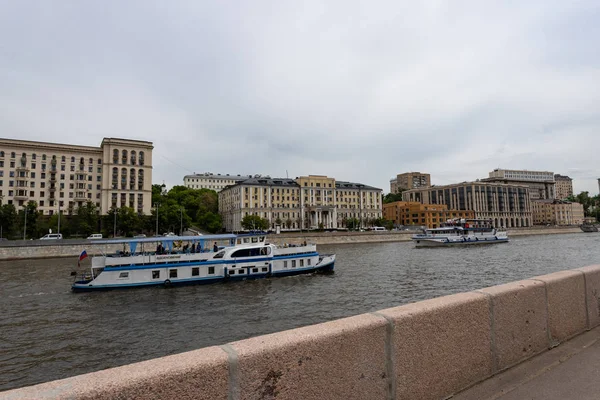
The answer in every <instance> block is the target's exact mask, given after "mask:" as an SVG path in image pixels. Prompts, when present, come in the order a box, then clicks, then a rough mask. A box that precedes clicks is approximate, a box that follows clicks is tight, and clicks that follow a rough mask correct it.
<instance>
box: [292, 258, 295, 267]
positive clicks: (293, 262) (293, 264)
mask: <svg viewBox="0 0 600 400" xmlns="http://www.w3.org/2000/svg"><path fill="white" fill-rule="evenodd" d="M292 268H296V260H292Z"/></svg>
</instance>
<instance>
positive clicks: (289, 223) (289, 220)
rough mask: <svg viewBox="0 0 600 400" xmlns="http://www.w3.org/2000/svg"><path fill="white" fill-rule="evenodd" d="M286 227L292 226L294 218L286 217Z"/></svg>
mask: <svg viewBox="0 0 600 400" xmlns="http://www.w3.org/2000/svg"><path fill="white" fill-rule="evenodd" d="M285 227H286V228H288V229H290V228H291V227H292V220H291V219H289V218H288V219H286V220H285Z"/></svg>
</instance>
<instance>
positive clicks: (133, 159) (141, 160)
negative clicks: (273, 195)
mask: <svg viewBox="0 0 600 400" xmlns="http://www.w3.org/2000/svg"><path fill="white" fill-rule="evenodd" d="M128 159H129V161H130V163H131V165H136V160H137V163H138V164H139V165H144V152H143V151H140V152H139V154H138V155H137V157H136V152H135V151H134V150H131V152H128V151H127V150H122V151H121V164H127V160H128ZM118 163H119V150H118V149H114V150H113V164H118Z"/></svg>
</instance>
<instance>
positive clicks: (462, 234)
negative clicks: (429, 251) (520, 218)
mask: <svg viewBox="0 0 600 400" xmlns="http://www.w3.org/2000/svg"><path fill="white" fill-rule="evenodd" d="M412 240H413V242H415V244H416V247H447V246H462V245H478V244H495V243H506V242H508V234H507V233H506V230H505V229H504V228H496V227H494V226H493V225H492V220H491V219H453V220H448V221H446V223H445V224H444V226H442V227H440V228H431V229H425V230H424V231H423V233H421V234H417V235H413V237H412Z"/></svg>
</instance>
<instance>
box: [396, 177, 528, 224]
mask: <svg viewBox="0 0 600 400" xmlns="http://www.w3.org/2000/svg"><path fill="white" fill-rule="evenodd" d="M402 200H404V201H418V202H420V203H422V204H445V205H446V206H447V207H448V208H449V209H451V210H473V211H474V212H475V218H482V219H483V218H485V219H491V220H492V221H494V226H503V227H508V228H511V227H520V226H531V225H532V224H533V219H532V214H531V200H530V197H529V188H528V187H527V186H523V185H508V184H502V183H488V182H463V183H457V184H452V185H445V186H432V187H430V188H423V189H412V190H407V191H405V192H404V193H403V194H402Z"/></svg>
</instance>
